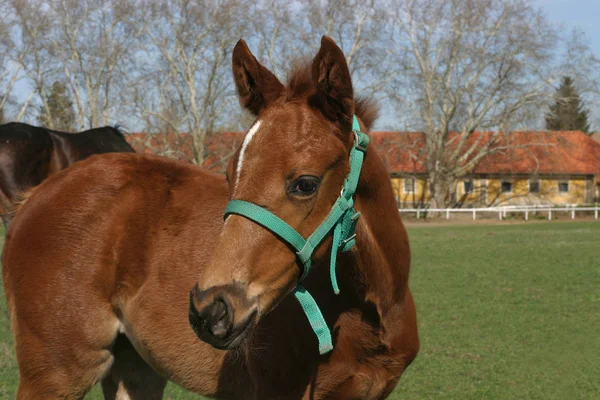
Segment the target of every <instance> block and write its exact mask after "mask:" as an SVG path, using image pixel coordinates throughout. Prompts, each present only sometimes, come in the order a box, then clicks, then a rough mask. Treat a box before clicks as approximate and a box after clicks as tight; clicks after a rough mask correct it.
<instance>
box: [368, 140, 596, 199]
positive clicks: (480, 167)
mask: <svg viewBox="0 0 600 400" xmlns="http://www.w3.org/2000/svg"><path fill="white" fill-rule="evenodd" d="M371 136H372V137H373V142H374V144H375V146H376V147H377V149H378V150H379V153H380V154H381V155H382V156H383V158H384V161H385V163H386V164H387V167H388V170H389V172H390V177H391V179H392V185H393V188H394V192H395V196H396V198H397V200H398V203H399V205H400V206H401V207H415V206H423V205H426V204H427V203H429V202H430V195H429V190H428V178H427V157H426V151H425V147H426V142H425V138H426V137H425V135H424V134H422V133H415V132H373V133H372V134H371ZM490 136H491V133H489V132H483V133H480V132H475V133H473V134H472V135H471V137H470V138H469V140H470V141H471V142H472V144H474V145H475V146H485V145H486V143H487V141H488V139H489V138H490ZM449 142H452V140H449ZM469 145H470V144H469V143H468V144H467V146H465V148H469ZM494 146H495V147H494ZM491 148H492V149H494V152H492V153H491V154H490V155H488V156H485V157H483V158H482V159H481V160H480V161H479V162H478V163H477V164H476V165H475V166H474V167H473V168H472V170H470V171H469V172H468V173H467V174H466V175H465V176H464V177H461V178H460V179H458V181H457V182H456V183H455V184H456V186H455V187H452V188H451V196H452V200H453V203H454V204H457V205H463V204H464V205H476V206H495V205H509V204H544V205H548V204H590V203H594V202H597V201H598V197H599V195H600V193H599V192H600V144H599V143H598V142H596V141H595V140H593V139H592V138H590V137H589V136H587V135H585V134H584V133H582V132H578V131H576V132H575V131H561V132H515V133H513V134H511V135H508V136H506V137H505V138H502V139H501V140H499V141H497V142H496V143H495V144H494V145H492V146H491ZM450 150H452V149H450Z"/></svg>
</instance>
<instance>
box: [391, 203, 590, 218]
mask: <svg viewBox="0 0 600 400" xmlns="http://www.w3.org/2000/svg"><path fill="white" fill-rule="evenodd" d="M398 211H400V212H401V213H415V214H416V216H417V219H419V218H421V214H427V213H432V212H433V213H440V214H445V215H446V219H450V214H452V213H471V214H472V216H473V220H476V219H477V213H497V214H498V219H499V220H502V219H504V218H506V214H507V213H524V214H525V220H526V221H527V220H529V215H530V214H534V215H535V214H537V213H547V214H548V220H550V221H551V220H552V215H553V214H554V215H556V214H559V213H566V214H571V219H575V214H576V213H577V212H583V211H586V212H591V211H593V212H594V219H596V220H597V219H598V214H599V213H600V207H599V206H595V207H576V206H574V205H567V206H562V207H556V206H502V207H481V208H400V209H398Z"/></svg>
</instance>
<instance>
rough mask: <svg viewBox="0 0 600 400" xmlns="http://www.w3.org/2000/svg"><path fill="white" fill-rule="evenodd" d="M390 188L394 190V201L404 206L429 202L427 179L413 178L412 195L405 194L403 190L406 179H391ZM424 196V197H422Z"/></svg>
mask: <svg viewBox="0 0 600 400" xmlns="http://www.w3.org/2000/svg"><path fill="white" fill-rule="evenodd" d="M391 179H392V188H393V190H394V197H395V198H396V201H399V202H401V203H404V204H413V203H414V204H418V203H421V202H428V201H429V190H428V189H427V178H425V177H416V178H415V191H414V193H407V192H406V191H405V190H404V181H405V180H406V179H407V178H391ZM423 194H425V197H423Z"/></svg>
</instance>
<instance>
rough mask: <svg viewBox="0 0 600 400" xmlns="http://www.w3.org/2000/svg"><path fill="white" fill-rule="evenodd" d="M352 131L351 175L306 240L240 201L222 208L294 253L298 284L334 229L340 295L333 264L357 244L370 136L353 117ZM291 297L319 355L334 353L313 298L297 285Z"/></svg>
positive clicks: (260, 209)
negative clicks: (359, 193) (359, 191)
mask: <svg viewBox="0 0 600 400" xmlns="http://www.w3.org/2000/svg"><path fill="white" fill-rule="evenodd" d="M352 132H353V133H354V146H353V147H352V150H350V174H349V175H348V176H347V177H346V180H345V181H344V186H343V188H342V191H341V193H340V197H338V199H337V200H336V202H335V203H334V204H333V207H332V208H331V211H330V212H329V215H328V216H327V218H325V221H323V223H321V225H319V227H318V228H317V229H316V230H315V231H314V232H313V234H312V235H310V236H309V237H308V239H304V238H303V237H302V236H301V235H300V234H299V233H298V232H296V230H294V228H292V227H291V226H289V225H288V224H287V223H286V222H285V221H283V220H282V219H281V218H279V217H277V216H276V215H275V214H273V213H271V212H270V211H267V210H266V209H264V208H263V207H260V206H257V205H256V204H254V203H250V202H247V201H243V200H231V201H230V202H229V204H227V208H226V209H225V215H224V217H225V218H226V217H227V216H228V215H230V214H236V215H241V216H243V217H246V218H248V219H249V220H252V221H254V222H256V223H257V224H259V225H261V226H263V227H264V228H266V229H268V230H270V231H271V232H273V233H274V234H275V235H277V236H278V237H279V238H280V239H282V240H283V241H285V242H287V243H288V244H289V245H290V246H292V247H293V248H294V249H295V250H296V255H297V256H298V259H299V260H300V262H301V263H302V265H303V266H304V271H303V273H302V276H301V277H300V282H302V281H303V280H304V278H306V276H307V275H308V272H309V271H310V266H311V259H312V255H313V253H314V251H315V249H316V248H317V246H318V245H319V244H320V243H321V242H322V241H323V239H325V236H327V235H328V234H329V232H331V230H333V243H332V248H331V261H330V276H331V285H332V286H333V291H334V293H335V294H338V293H339V292H340V289H339V287H338V283H337V277H336V274H335V265H336V261H337V253H338V251H348V250H350V249H351V248H352V247H353V246H354V244H355V242H356V240H355V239H356V233H355V232H356V224H357V222H358V217H359V216H360V213H359V212H356V210H355V209H354V199H353V196H354V192H356V186H357V185H358V178H359V176H360V170H361V168H362V163H363V159H364V154H365V152H366V151H367V146H368V145H369V137H368V136H367V135H366V134H364V133H362V132H361V131H360V126H359V124H358V120H357V118H356V116H354V118H353V121H352ZM294 296H296V299H298V301H299V302H300V305H301V306H302V309H303V310H304V313H305V314H306V317H307V318H308V322H309V323H310V325H311V327H312V329H313V331H314V332H315V334H316V335H317V339H318V341H319V352H320V353H321V354H325V353H328V352H330V351H331V350H333V343H332V341H331V332H330V330H329V327H328V326H327V323H326V322H325V319H324V318H323V314H322V313H321V310H320V309H319V306H318V305H317V303H316V302H315V299H314V298H313V297H312V296H311V295H310V293H308V291H306V289H305V288H304V287H303V286H302V285H301V284H300V283H299V284H298V286H297V287H296V289H295V290H294Z"/></svg>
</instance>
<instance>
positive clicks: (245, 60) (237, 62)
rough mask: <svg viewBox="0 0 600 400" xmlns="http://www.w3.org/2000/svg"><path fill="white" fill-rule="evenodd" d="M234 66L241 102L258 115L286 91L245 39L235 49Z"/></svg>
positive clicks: (234, 76) (234, 75)
mask: <svg viewBox="0 0 600 400" xmlns="http://www.w3.org/2000/svg"><path fill="white" fill-rule="evenodd" d="M232 68H233V79H234V81H235V86H236V87H237V91H238V96H239V98H240V104H241V105H242V107H244V108H246V109H247V110H248V111H250V112H251V113H252V114H254V115H258V113H260V112H261V111H262V110H263V109H264V108H265V107H267V106H268V105H269V104H271V103H272V102H274V101H275V100H277V99H278V98H279V97H280V96H281V95H282V94H283V92H284V91H285V87H284V86H283V84H282V83H281V82H279V79H277V78H276V77H275V75H273V73H272V72H271V71H269V70H268V69H266V68H265V67H263V66H262V65H260V63H259V62H258V60H256V57H254V55H253V54H252V53H251V52H250V49H248V45H247V44H246V42H245V41H244V40H243V39H240V40H239V41H238V42H237V44H236V45H235V47H234V49H233V56H232Z"/></svg>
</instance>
